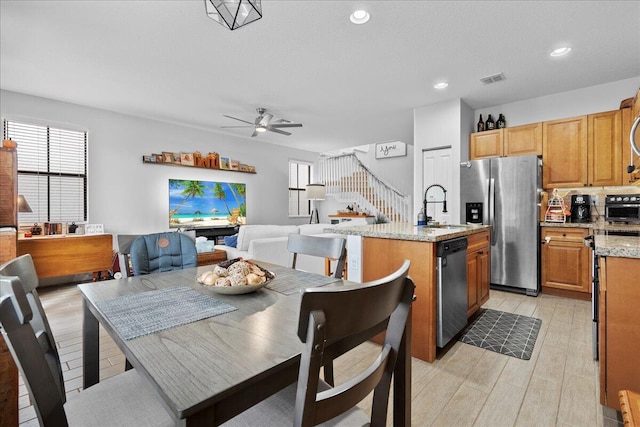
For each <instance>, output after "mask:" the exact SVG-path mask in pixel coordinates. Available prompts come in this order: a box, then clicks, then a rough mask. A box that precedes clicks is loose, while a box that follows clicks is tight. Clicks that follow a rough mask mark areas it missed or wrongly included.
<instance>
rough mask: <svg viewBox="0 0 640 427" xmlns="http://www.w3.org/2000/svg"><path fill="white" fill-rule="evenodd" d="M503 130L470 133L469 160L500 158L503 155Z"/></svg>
mask: <svg viewBox="0 0 640 427" xmlns="http://www.w3.org/2000/svg"><path fill="white" fill-rule="evenodd" d="M503 141H504V132H503V129H494V130H488V131H484V132H477V133H472V134H471V135H470V136H469V158H470V159H471V160H477V159H486V158H488V157H500V156H502V155H503V153H504V148H503V145H504V144H503Z"/></svg>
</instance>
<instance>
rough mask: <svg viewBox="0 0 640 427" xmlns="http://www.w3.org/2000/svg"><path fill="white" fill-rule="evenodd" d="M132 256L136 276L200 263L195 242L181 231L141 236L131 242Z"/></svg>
mask: <svg viewBox="0 0 640 427" xmlns="http://www.w3.org/2000/svg"><path fill="white" fill-rule="evenodd" d="M130 256H131V265H132V267H133V274H134V275H136V276H137V275H140V274H150V273H159V272H163V271H171V270H180V269H183V268H189V267H196V266H197V265H198V255H197V252H196V245H195V242H194V241H193V239H191V238H190V237H188V236H185V235H184V234H181V233H155V234H147V235H144V236H140V237H138V238H137V239H136V240H134V241H133V243H132V244H131V252H130Z"/></svg>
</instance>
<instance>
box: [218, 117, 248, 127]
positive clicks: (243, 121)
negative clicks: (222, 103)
mask: <svg viewBox="0 0 640 427" xmlns="http://www.w3.org/2000/svg"><path fill="white" fill-rule="evenodd" d="M222 117H227V118H229V119H233V120H237V121H239V122H242V123H246V124H248V125H252V126H253V123H251V122H248V121H246V120H242V119H239V118H237V117H231V116H227V115H226V114H223V115H222Z"/></svg>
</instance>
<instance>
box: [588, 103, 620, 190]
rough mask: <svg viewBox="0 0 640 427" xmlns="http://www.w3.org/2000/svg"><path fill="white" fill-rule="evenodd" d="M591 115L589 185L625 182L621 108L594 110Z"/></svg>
mask: <svg viewBox="0 0 640 427" xmlns="http://www.w3.org/2000/svg"><path fill="white" fill-rule="evenodd" d="M587 118H588V125H587V135H588V136H587V149H588V154H587V161H588V166H587V171H588V177H587V185H592V186H597V187H600V186H612V185H622V179H621V176H622V175H621V171H620V168H621V163H622V149H621V148H622V134H621V127H622V113H621V111H620V110H615V111H607V112H604V113H598V114H590V115H589V116H587Z"/></svg>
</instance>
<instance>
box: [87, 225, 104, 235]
mask: <svg viewBox="0 0 640 427" xmlns="http://www.w3.org/2000/svg"><path fill="white" fill-rule="evenodd" d="M84 232H85V234H89V235H90V234H104V224H87V225H85V227H84Z"/></svg>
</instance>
